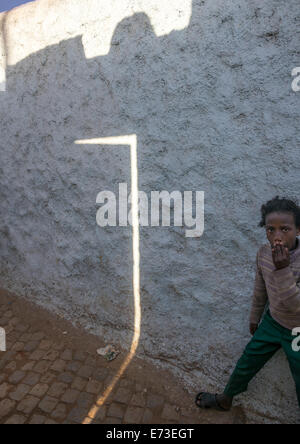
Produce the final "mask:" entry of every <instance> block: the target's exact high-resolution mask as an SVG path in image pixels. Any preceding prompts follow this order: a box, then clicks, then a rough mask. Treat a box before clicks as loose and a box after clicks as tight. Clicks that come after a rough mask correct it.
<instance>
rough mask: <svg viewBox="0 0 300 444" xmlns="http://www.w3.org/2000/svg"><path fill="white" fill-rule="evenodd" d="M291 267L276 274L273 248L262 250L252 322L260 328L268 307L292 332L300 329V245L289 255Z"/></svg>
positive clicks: (276, 319)
mask: <svg viewBox="0 0 300 444" xmlns="http://www.w3.org/2000/svg"><path fill="white" fill-rule="evenodd" d="M290 257H291V263H290V265H289V266H288V267H286V268H282V269H281V270H277V269H276V268H275V265H274V263H273V258H272V250H271V246H270V244H265V245H262V246H261V247H260V249H259V250H258V253H257V256H256V266H257V268H256V277H255V286H254V294H253V300H252V308H251V315H250V322H252V323H254V324H258V323H259V321H260V320H261V317H262V314H263V312H264V309H265V306H266V303H267V302H269V309H270V313H271V316H272V318H274V319H275V321H277V322H278V323H279V324H280V325H282V326H283V327H285V328H288V329H289V330H293V328H295V327H300V242H299V240H298V239H297V247H296V248H295V250H292V251H290Z"/></svg>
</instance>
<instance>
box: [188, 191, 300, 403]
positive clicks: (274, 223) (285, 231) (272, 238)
mask: <svg viewBox="0 0 300 444" xmlns="http://www.w3.org/2000/svg"><path fill="white" fill-rule="evenodd" d="M261 216H262V219H261V222H260V223H259V226H260V227H265V228H266V234H267V238H268V241H269V243H270V245H268V244H265V245H263V246H261V247H260V249H259V251H258V253H257V256H256V265H257V269H256V278H255V287H254V294H253V301H252V309H251V315H250V333H251V335H252V336H253V338H252V340H251V341H250V342H249V344H248V345H247V347H246V349H245V351H244V353H243V355H242V357H241V358H240V360H239V361H238V363H237V365H236V368H235V370H234V372H233V373H232V375H231V377H230V379H229V382H228V384H227V386H226V387H225V390H224V392H223V394H220V395H217V394H216V395H213V394H210V393H204V392H201V393H199V394H198V395H197V397H196V405H197V406H198V407H200V408H214V409H216V410H220V411H228V410H230V408H231V406H232V401H233V398H234V396H236V395H238V394H239V393H242V392H245V391H246V390H247V387H248V383H249V382H250V381H251V379H252V378H253V377H254V376H255V375H256V373H257V372H258V371H259V370H260V369H261V368H262V367H263V366H264V365H265V364H266V362H267V361H268V360H269V359H271V357H272V356H273V355H274V354H275V353H276V352H277V351H278V350H279V349H280V348H281V347H283V349H284V351H285V354H286V356H287V358H288V362H289V365H290V369H291V372H292V375H293V378H294V381H295V384H296V392H297V397H298V403H299V406H300V351H298V352H297V351H295V350H294V349H295V347H292V342H293V341H294V340H295V336H293V335H292V330H293V329H294V328H295V327H300V242H299V239H298V238H297V236H299V234H300V207H299V206H298V205H297V203H296V202H294V201H292V200H288V199H285V198H282V199H281V198H279V196H276V197H275V198H274V199H272V200H270V201H269V202H267V203H266V204H265V205H262V207H261ZM267 302H268V303H269V307H268V310H267V312H266V314H265V316H264V317H263V320H262V322H261V324H260V325H259V322H260V320H261V317H262V315H263V312H264V310H265V307H266V303H267Z"/></svg>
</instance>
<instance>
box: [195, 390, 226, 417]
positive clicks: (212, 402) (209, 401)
mask: <svg viewBox="0 0 300 444" xmlns="http://www.w3.org/2000/svg"><path fill="white" fill-rule="evenodd" d="M201 402H203V403H204V404H201ZM195 403H196V406H197V407H199V408H200V409H214V410H218V411H220V412H228V411H229V410H230V408H229V409H225V408H224V407H222V406H221V405H220V404H219V403H218V401H217V394H215V395H212V394H211V393H205V392H201V393H198V395H197V396H196V399H195Z"/></svg>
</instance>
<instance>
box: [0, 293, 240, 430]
mask: <svg viewBox="0 0 300 444" xmlns="http://www.w3.org/2000/svg"><path fill="white" fill-rule="evenodd" d="M25 305H26V304H25V302H23V301H20V300H19V299H17V298H13V297H12V296H7V295H5V297H4V296H3V295H1V294H0V326H1V327H3V328H5V330H6V334H7V351H6V352H0V423H1V424H82V423H86V421H87V418H88V415H89V412H90V409H91V407H92V406H94V405H95V404H96V403H97V400H98V399H99V397H100V396H101V395H102V394H103V393H104V391H105V389H106V388H107V387H108V386H109V384H110V383H111V381H112V379H113V377H114V376H115V374H116V371H117V369H118V368H119V367H120V365H121V363H122V360H123V358H124V356H125V353H123V354H122V353H121V354H120V355H119V356H118V358H117V359H115V360H114V361H111V362H107V361H106V360H105V359H104V358H103V357H101V356H98V355H97V353H96V349H97V348H96V345H97V340H96V338H95V337H94V339H93V341H94V342H93V341H92V340H90V336H89V335H87V336H86V337H85V335H84V333H82V332H79V333H78V334H79V336H80V338H81V340H80V341H79V340H78V337H76V336H74V335H75V333H76V332H75V333H73V332H74V331H75V330H72V328H71V327H70V325H69V324H67V323H66V325H65V324H64V323H63V321H61V320H60V321H59V322H60V325H59V328H57V329H56V331H55V332H54V333H55V334H53V332H52V330H53V325H54V324H55V320H54V321H53V318H52V320H51V322H50V323H49V322H46V318H47V317H48V314H47V313H48V312H46V311H44V312H42V314H39V322H36V321H35V320H34V319H32V317H31V316H28V313H30V312H33V311H34V312H36V311H40V309H38V308H36V309H35V308H34V306H30V308H29V310H27V312H26V310H24V306H25ZM26 313H27V314H26ZM41 316H42V317H43V316H44V319H42V320H41ZM49 316H50V315H49ZM64 328H65V329H66V331H63V330H64ZM51 329H52V330H51ZM95 341H96V342H95ZM79 342H80V344H79ZM91 343H92V344H91ZM78 344H79V345H78ZM100 345H101V344H100ZM179 387H180V385H179V384H178V381H176V380H175V379H174V378H173V377H171V376H170V375H168V374H167V373H165V372H163V371H161V370H158V369H157V368H156V367H154V366H150V365H149V364H148V363H143V362H142V361H141V360H138V359H137V360H133V362H132V363H131V364H130V366H129V368H128V370H126V372H125V374H124V375H123V376H122V377H121V378H120V379H119V381H118V382H117V384H116V385H115V387H114V389H113V391H112V392H111V393H110V395H109V397H108V398H107V399H106V401H105V403H104V405H102V406H101V407H100V408H99V410H98V411H97V414H96V416H95V417H94V418H93V420H92V421H91V422H92V423H95V424H197V423H241V422H244V421H243V415H242V414H241V412H240V410H235V411H233V413H232V412H230V413H229V414H228V413H225V414H223V413H222V414H221V415H219V414H218V413H217V414H216V413H207V412H203V413H202V412H200V411H199V409H198V408H197V407H195V406H194V405H193V396H191V395H189V394H188V393H187V391H186V390H184V389H183V388H181V387H180V388H179ZM88 421H89V420H88Z"/></svg>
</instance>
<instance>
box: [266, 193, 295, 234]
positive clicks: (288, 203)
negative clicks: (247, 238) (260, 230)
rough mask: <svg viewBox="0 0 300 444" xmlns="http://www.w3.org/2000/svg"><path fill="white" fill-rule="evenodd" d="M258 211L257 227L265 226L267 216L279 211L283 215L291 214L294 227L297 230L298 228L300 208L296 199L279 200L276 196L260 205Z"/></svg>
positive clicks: (283, 198)
mask: <svg viewBox="0 0 300 444" xmlns="http://www.w3.org/2000/svg"><path fill="white" fill-rule="evenodd" d="M260 211H261V221H260V222H259V224H258V226H259V227H264V226H265V225H266V217H267V215H268V214H270V213H273V212H275V211H279V212H283V213H293V215H294V218H295V225H296V227H297V228H300V207H299V204H298V201H297V199H287V198H285V197H282V198H280V197H279V196H276V197H274V198H273V199H272V200H269V201H268V202H267V203H266V204H264V205H262V206H261V210H260Z"/></svg>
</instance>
